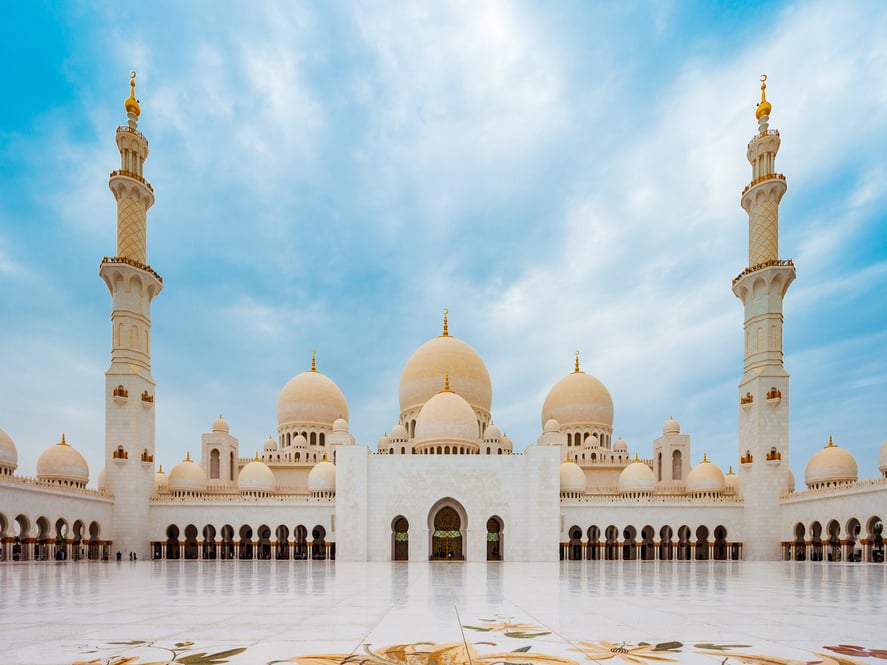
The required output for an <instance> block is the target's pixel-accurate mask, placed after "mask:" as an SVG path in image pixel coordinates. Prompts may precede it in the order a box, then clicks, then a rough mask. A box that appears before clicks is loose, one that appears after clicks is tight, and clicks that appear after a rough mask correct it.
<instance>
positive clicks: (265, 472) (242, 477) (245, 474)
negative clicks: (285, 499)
mask: <svg viewBox="0 0 887 665" xmlns="http://www.w3.org/2000/svg"><path fill="white" fill-rule="evenodd" d="M237 486H238V487H239V488H240V490H241V491H247V492H273V491H274V490H275V489H276V488H277V480H276V479H275V478H274V472H273V471H272V470H271V469H269V468H268V465H267V464H265V463H264V462H261V461H259V459H258V457H257V458H256V459H254V460H253V461H252V462H250V463H249V464H247V465H246V466H245V467H243V468H242V469H241V470H240V474H239V475H238V476H237Z"/></svg>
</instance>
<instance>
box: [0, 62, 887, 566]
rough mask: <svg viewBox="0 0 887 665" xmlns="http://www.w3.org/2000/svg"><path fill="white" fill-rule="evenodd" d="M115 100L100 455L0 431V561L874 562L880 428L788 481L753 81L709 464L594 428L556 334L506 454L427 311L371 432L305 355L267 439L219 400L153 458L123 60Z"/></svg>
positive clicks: (676, 440) (131, 124)
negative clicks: (734, 306) (733, 304)
mask: <svg viewBox="0 0 887 665" xmlns="http://www.w3.org/2000/svg"><path fill="white" fill-rule="evenodd" d="M765 80H766V77H762V81H765ZM125 110H126V117H127V123H126V125H124V126H121V127H118V128H117V131H116V140H117V147H118V149H119V151H120V160H121V161H120V168H119V169H117V170H115V171H112V172H111V174H110V181H109V185H110V189H111V191H112V193H113V194H114V197H115V199H116V201H117V249H116V254H115V255H114V256H111V257H105V258H103V259H102V261H101V264H100V266H99V275H100V276H101V278H102V280H104V282H105V285H106V286H107V287H108V290H109V291H110V293H111V300H112V311H111V325H112V348H111V363H110V366H109V367H108V370H107V371H106V372H105V467H104V469H102V470H101V472H100V473H98V475H97V479H96V483H95V486H90V470H89V468H88V465H87V463H86V460H85V459H84V458H83V456H82V455H81V454H80V453H79V452H77V450H76V449H75V448H74V447H73V446H72V445H70V444H69V443H68V442H67V441H66V440H65V436H64V435H62V437H61V440H60V441H59V442H58V443H57V444H55V445H51V446H50V447H49V448H48V449H46V451H45V452H43V454H42V455H41V456H40V458H39V460H38V462H37V468H36V476H35V477H31V476H24V475H21V474H19V473H17V470H18V469H17V451H16V445H15V443H14V442H13V440H12V438H11V437H10V436H9V435H8V434H7V433H6V432H4V431H2V430H0V558H2V562H4V563H5V562H10V561H31V560H52V559H56V560H79V559H91V560H97V559H98V560H101V559H108V558H113V557H114V556H115V555H116V554H117V553H118V552H122V553H123V555H124V556H126V555H127V553H132V555H134V556H137V557H138V558H140V559H144V558H152V559H187V560H191V559H339V560H351V561H368V560H369V561H383V560H394V561H401V560H403V561H426V560H432V561H433V560H447V561H453V560H455V561H463V560H466V561H502V560H505V561H555V560H557V559H558V558H560V559H588V560H608V559H623V560H624V559H631V560H676V561H677V560H687V561H689V560H711V559H714V560H725V559H727V560H736V559H749V560H781V559H785V560H809V561H823V562H829V561H864V562H873V563H882V562H883V561H884V539H883V536H884V534H883V518H884V517H887V442H885V444H884V445H883V446H882V448H881V451H880V456H879V466H878V475H877V476H875V475H874V471H875V470H874V469H872V470H871V474H870V477H869V478H867V479H862V480H860V479H859V474H858V469H857V463H856V460H855V459H854V457H853V455H852V454H851V453H850V451H848V450H846V449H844V448H842V447H840V446H839V445H837V444H835V443H834V442H833V441H832V439H831V438H830V439H829V441H828V442H827V445H825V446H824V447H823V448H822V449H821V450H819V451H818V452H817V453H816V454H815V455H813V457H811V459H810V460H809V462H808V463H807V466H806V472H805V478H804V483H805V485H806V488H804V489H797V488H796V483H795V479H794V478H793V476H792V473H791V471H790V469H789V453H790V446H789V401H790V399H789V398H790V389H789V383H790V382H789V374H788V372H787V371H786V369H785V367H784V365H783V345H782V325H783V315H782V302H783V298H784V297H785V294H786V292H787V291H788V288H789V286H791V283H792V282H793V281H794V279H795V266H794V264H793V263H792V261H791V260H790V259H781V258H779V251H778V250H779V246H778V241H779V223H778V219H779V218H778V211H779V203H780V200H781V198H782V196H783V194H784V193H785V191H786V180H785V177H784V176H783V175H782V174H780V173H777V172H776V170H775V158H776V154H777V152H778V150H779V146H780V136H779V132H778V131H775V130H772V129H770V128H769V120H770V113H771V105H770V103H769V102H768V101H767V99H766V83H762V85H761V101H760V103H759V105H758V106H757V110H756V113H755V116H756V119H757V131H756V133H755V134H754V136H753V137H752V139H751V141H750V143H749V144H748V152H747V158H748V161H749V162H750V163H751V166H752V177H751V181H750V182H749V184H748V186H746V187H745V189H744V190H743V192H742V195H741V204H742V207H743V208H744V209H745V210H746V212H747V213H748V219H749V227H748V228H749V235H748V237H749V248H748V249H749V256H748V267H746V268H745V269H744V270H742V272H740V273H739V275H738V276H737V277H736V278H735V279H734V280H733V285H732V286H733V293H734V294H735V295H736V297H737V298H739V300H741V301H742V304H743V306H744V308H745V323H744V331H745V354H744V357H745V360H744V367H743V372H742V376H741V379H740V381H739V386H738V391H737V398H736V399H737V409H738V416H739V417H738V422H739V429H738V437H737V439H738V449H737V455H736V459H735V460H733V464H731V465H730V466H729V468H728V471H727V473H726V474H725V473H724V472H723V471H722V469H721V468H719V467H718V466H717V465H716V464H715V463H714V462H712V461H710V460H708V459H707V457H706V456H704V457H703V460H702V462H700V463H699V464H697V465H696V466H694V467H693V468H690V459H691V456H690V452H691V449H690V445H691V442H690V439H691V437H690V435H689V434H687V433H685V432H682V430H681V426H680V424H679V423H678V422H677V421H676V420H674V419H672V418H669V419H668V420H667V421H666V422H665V423H664V425H663V427H662V436H660V437H659V438H657V439H655V440H654V441H653V442H652V450H649V452H648V453H647V454H645V455H644V456H642V454H641V452H640V451H634V452H633V453H632V452H630V451H629V447H628V444H627V443H626V442H625V441H624V440H622V439H621V438H617V439H615V440H613V419H614V405H613V399H612V397H611V395H610V393H609V392H608V390H607V388H606V386H605V385H604V384H603V383H602V382H601V381H600V380H598V379H597V378H595V377H594V376H592V375H591V374H588V373H587V372H585V371H583V370H582V368H581V366H580V359H579V356H578V354H577V356H576V361H575V366H574V367H573V368H572V371H571V372H569V373H568V374H567V375H566V376H564V377H563V378H562V379H561V380H560V381H558V382H557V383H556V384H555V385H554V386H553V387H552V388H551V390H550V391H549V393H548V395H547V397H546V399H545V401H544V403H543V404H542V405H541V409H540V428H541V432H540V435H539V437H538V439H537V440H536V442H535V443H534V444H532V445H528V446H527V447H526V449H525V450H524V451H523V452H522V453H516V452H515V451H514V444H513V443H512V441H511V439H510V438H509V437H508V436H507V435H506V434H505V433H503V431H502V430H501V429H500V428H499V427H498V426H497V425H496V424H494V421H493V417H492V413H491V410H490V409H491V404H492V384H491V381H490V375H489V373H488V371H487V368H486V366H485V365H484V362H483V360H482V359H481V357H480V356H479V355H478V354H477V352H476V351H475V350H474V349H473V348H472V347H471V346H470V345H469V344H467V343H466V342H464V341H462V340H460V339H458V338H457V337H455V336H453V335H451V334H450V333H449V324H448V320H447V315H446V311H445V312H444V318H443V327H442V331H441V335H440V336H438V337H435V338H434V339H431V340H428V341H427V342H425V343H424V344H422V345H421V346H419V348H418V349H417V350H416V351H415V353H414V354H413V355H412V357H411V358H410V359H409V361H408V362H407V364H406V366H405V367H404V369H403V373H402V375H401V379H400V414H399V415H397V417H396V418H395V417H394V414H392V420H394V421H395V422H394V425H393V426H392V427H391V429H390V431H389V432H386V433H385V434H384V435H382V437H381V438H380V439H379V440H378V442H377V444H376V447H375V450H371V449H370V448H369V447H367V446H365V445H361V444H359V443H358V442H356V441H355V439H354V437H353V436H352V435H351V434H350V433H349V423H348V413H349V411H348V402H347V400H346V399H345V395H343V393H342V391H341V390H340V389H339V387H338V386H337V385H336V383H335V382H334V381H333V380H332V379H331V378H330V377H328V376H326V375H324V374H323V373H322V372H320V371H318V369H317V367H316V360H315V359H314V358H313V357H312V361H311V368H310V369H309V370H308V371H305V372H302V373H300V374H297V375H296V376H294V377H293V378H292V379H291V380H290V381H289V382H288V383H287V384H286V385H285V386H283V389H282V390H281V392H280V396H279V398H278V401H277V438H276V439H275V438H269V439H267V440H266V441H265V442H264V443H263V444H262V446H261V452H260V453H256V455H255V456H254V457H252V458H250V457H249V456H242V455H241V451H240V442H239V441H238V439H237V438H236V437H234V436H233V435H232V434H231V431H230V429H229V426H228V423H227V422H226V421H225V420H224V419H223V418H222V417H221V416H220V417H219V418H218V419H216V420H215V421H214V422H213V423H212V425H211V426H210V428H209V429H210V431H209V432H207V433H205V434H203V435H202V437H201V441H200V446H199V453H198V454H197V455H195V458H194V459H192V458H191V454H190V452H188V453H187V454H185V455H184V460H183V461H181V462H179V463H177V464H175V466H173V467H172V468H170V469H169V471H168V472H166V471H164V469H163V466H162V465H158V464H157V461H156V460H155V454H154V451H155V434H154V418H155V407H156V403H155V401H154V394H155V393H154V391H155V383H154V380H153V378H152V375H151V344H150V335H151V317H150V308H151V302H152V300H153V299H154V297H156V296H157V295H159V294H160V293H161V291H162V289H163V279H162V278H161V276H160V275H159V274H158V273H157V272H156V271H155V270H154V269H153V268H152V267H151V266H150V265H149V264H148V258H147V243H146V228H147V212H148V209H149V208H150V207H151V206H152V205H153V203H154V190H153V188H152V187H151V184H150V183H149V182H148V181H147V180H146V179H145V176H144V172H143V168H144V163H145V160H146V159H147V157H148V141H147V139H146V138H145V136H144V135H143V134H142V133H141V132H139V130H138V121H139V115H140V113H141V108H140V105H139V101H138V100H137V99H136V96H135V73H133V76H132V79H131V81H130V96H129V98H128V99H126V101H125ZM0 424H2V423H0ZM823 443H825V442H823ZM195 444H196V442H195ZM195 450H197V448H196V446H195ZM734 467H735V469H734Z"/></svg>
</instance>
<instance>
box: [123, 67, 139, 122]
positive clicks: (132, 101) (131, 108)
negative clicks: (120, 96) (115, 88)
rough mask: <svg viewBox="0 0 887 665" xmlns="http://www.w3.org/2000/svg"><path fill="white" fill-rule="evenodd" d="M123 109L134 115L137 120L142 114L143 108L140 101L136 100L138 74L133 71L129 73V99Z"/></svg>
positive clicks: (124, 103)
mask: <svg viewBox="0 0 887 665" xmlns="http://www.w3.org/2000/svg"><path fill="white" fill-rule="evenodd" d="M123 108H125V109H126V112H127V113H132V114H133V115H135V116H136V117H137V118H138V117H139V114H140V113H141V112H142V107H141V106H139V100H138V99H136V72H135V70H132V71H131V72H130V73H129V97H128V98H127V99H126V101H124V102H123Z"/></svg>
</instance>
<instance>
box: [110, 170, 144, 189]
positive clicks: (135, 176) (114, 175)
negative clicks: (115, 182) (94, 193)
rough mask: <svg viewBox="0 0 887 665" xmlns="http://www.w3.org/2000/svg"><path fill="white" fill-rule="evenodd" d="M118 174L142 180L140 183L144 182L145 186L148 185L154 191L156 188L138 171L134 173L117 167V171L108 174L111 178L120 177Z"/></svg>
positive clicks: (137, 180)
mask: <svg viewBox="0 0 887 665" xmlns="http://www.w3.org/2000/svg"><path fill="white" fill-rule="evenodd" d="M118 176H124V177H126V178H132V179H133V180H135V181H136V182H140V183H142V184H143V185H144V186H145V187H147V188H148V189H150V190H151V191H152V192H153V191H154V188H153V187H152V186H151V183H150V182H148V181H147V180H145V179H144V178H143V177H142V176H140V175H139V174H138V173H133V172H132V171H124V170H122V169H117V170H116V171H111V173H110V174H109V175H108V177H109V178H115V177H118Z"/></svg>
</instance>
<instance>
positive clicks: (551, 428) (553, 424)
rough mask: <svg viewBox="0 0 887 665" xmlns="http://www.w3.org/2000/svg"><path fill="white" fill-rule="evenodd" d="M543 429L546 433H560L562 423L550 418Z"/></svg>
mask: <svg viewBox="0 0 887 665" xmlns="http://www.w3.org/2000/svg"><path fill="white" fill-rule="evenodd" d="M542 431H543V433H545V434H560V431H561V424H560V423H559V422H558V421H557V420H555V419H554V418H549V419H548V420H546V421H545V425H543V426H542Z"/></svg>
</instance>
